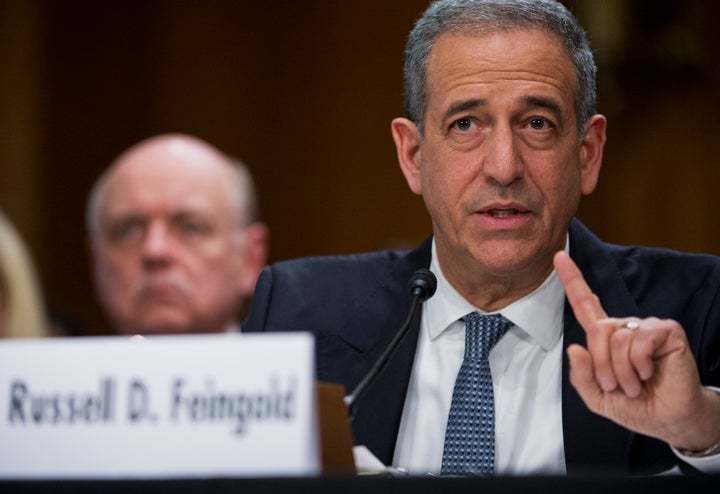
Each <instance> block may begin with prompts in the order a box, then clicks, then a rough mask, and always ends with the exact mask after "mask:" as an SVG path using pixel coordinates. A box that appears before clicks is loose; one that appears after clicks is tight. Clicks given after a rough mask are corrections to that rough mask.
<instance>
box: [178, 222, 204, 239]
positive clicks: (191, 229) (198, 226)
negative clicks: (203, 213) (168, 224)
mask: <svg viewBox="0 0 720 494" xmlns="http://www.w3.org/2000/svg"><path fill="white" fill-rule="evenodd" d="M178 226H179V229H180V232H181V233H182V235H183V236H185V237H197V236H200V235H204V234H206V233H207V232H208V231H209V230H210V227H209V226H208V225H207V224H205V223H202V222H199V221H182V222H180V224H179V225H178Z"/></svg>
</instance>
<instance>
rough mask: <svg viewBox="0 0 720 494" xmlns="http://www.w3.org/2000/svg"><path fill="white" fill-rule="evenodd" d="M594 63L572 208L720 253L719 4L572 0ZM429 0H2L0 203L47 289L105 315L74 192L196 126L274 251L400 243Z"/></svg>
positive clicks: (62, 300)
mask: <svg viewBox="0 0 720 494" xmlns="http://www.w3.org/2000/svg"><path fill="white" fill-rule="evenodd" d="M566 4H567V5H569V6H570V7H571V8H573V10H574V11H575V12H576V14H577V15H578V17H579V18H580V19H581V21H582V22H583V23H584V25H585V26H586V28H587V30H588V32H589V34H590V36H591V38H592V40H593V41H594V46H595V48H596V50H597V56H598V62H599V64H600V67H601V73H602V76H601V79H600V110H601V111H602V112H603V113H605V114H606V115H608V117H609V119H610V125H609V142H608V145H607V150H606V159H605V165H604V169H603V173H602V176H601V181H600V184H599V187H598V190H597V191H596V193H595V194H593V196H591V197H589V198H587V200H586V201H585V202H584V203H583V205H582V207H581V211H580V214H579V216H580V218H581V219H582V220H583V221H585V222H586V224H588V225H589V226H590V227H591V228H593V229H594V230H595V231H596V233H598V234H599V235H600V236H602V237H603V238H605V239H606V240H609V241H614V242H619V243H640V244H649V245H657V246H664V247H671V248H678V249H682V250H690V251H705V252H711V253H715V254H720V232H718V220H717V217H716V216H717V212H718V208H719V206H720V198H719V197H718V195H719V194H718V191H717V188H718V184H720V162H719V160H718V158H717V155H716V149H717V143H718V142H720V125H718V115H720V95H719V94H718V93H719V92H718V88H719V87H720V86H719V85H718V79H719V76H720V56H719V55H718V50H717V49H716V47H717V46H718V45H719V44H720V43H719V41H720V39H718V38H720V33H718V30H717V29H716V27H715V26H716V25H717V21H718V20H720V7H718V3H717V2H714V1H710V0H707V1H702V0H685V1H681V0H676V1H672V0H647V1H641V0H627V1H625V0H604V1H602V2H600V1H596V0H573V1H570V0H568V1H567V2H566ZM426 5H427V1H426V0H394V1H388V0H365V1H362V0H342V1H339V0H337V1H336V0H308V1H296V0H279V1H275V2H248V1H243V0H202V1H201V0H173V1H171V0H144V1H139V0H103V1H101V2H98V1H94V0H82V1H81V0H63V1H53V0H0V207H1V208H2V209H3V210H4V211H5V212H6V213H7V214H8V215H9V216H10V218H11V219H12V220H13V221H14V222H15V223H16V225H17V226H18V228H19V229H20V231H21V233H22V234H23V236H24V237H25V239H26V240H27V242H28V243H29V244H30V247H31V250H32V253H33V255H34V256H35V259H36V260H37V264H38V267H39V270H40V272H41V275H42V281H43V285H44V290H45V294H46V297H47V299H48V301H49V302H50V304H51V305H52V307H53V308H54V309H55V310H56V311H59V312H60V313H64V314H66V315H68V316H70V317H72V318H74V319H76V320H77V322H78V323H80V324H81V325H82V326H84V328H85V329H84V330H83V333H89V334H103V333H106V332H107V325H106V323H105V321H104V319H103V318H102V316H101V314H100V311H99V310H98V307H97V305H96V302H95V298H94V296H93V292H92V286H91V283H90V272H89V269H88V255H87V249H86V238H85V231H84V207H85V199H86V195H87V191H88V189H89V188H90V186H91V184H92V182H93V181H94V180H95V178H96V177H97V175H98V174H99V173H100V172H101V170H102V169H103V168H104V167H105V166H106V165H107V164H108V163H109V162H110V161H111V160H112V159H113V158H114V157H115V156H116V155H117V154H119V153H120V152H121V151H122V150H123V149H125V148H126V147H128V146H129V145H131V144H133V143H135V142H136V141H138V140H140V139H143V138H145V137H148V136H150V135H154V134H157V133H162V132H175V131H177V132H186V133H190V134H195V135H197V136H199V137H201V138H203V139H206V140H208V141H209V142H211V143H213V144H215V145H216V146H218V147H219V148H221V149H222V150H224V151H225V152H227V153H229V154H231V155H234V156H237V157H239V158H241V159H242V160H244V161H245V162H246V163H247V164H248V166H249V167H250V168H251V170H252V172H253V173H254V175H255V178H256V181H257V182H258V187H259V191H260V195H261V201H262V211H263V216H264V219H265V221H266V222H267V223H268V224H269V225H270V227H271V229H272V248H271V261H277V260H281V259H287V258H292V257H298V256H305V255H314V254H332V253H348V252H357V251H365V250H370V249H378V248H383V247H387V246H404V245H413V244H415V243H417V242H418V241H420V240H421V239H422V238H424V237H425V236H427V235H428V234H429V232H430V224H429V220H428V219H427V215H426V214H425V210H424V207H423V205H422V201H421V199H419V198H418V197H416V196H414V195H412V193H411V192H410V191H409V190H408V189H407V187H406V185H405V182H404V179H403V177H402V175H401V173H400V171H399V169H398V166H397V161H396V157H395V150H394V146H393V143H392V139H391V136H390V120H391V119H392V118H393V117H395V116H400V115H402V113H403V111H402V70H401V66H402V57H403V48H404V43H405V39H406V36H407V33H408V32H409V30H410V29H411V27H412V25H413V23H414V21H415V19H416V18H417V16H418V15H419V14H420V13H421V11H422V10H423V9H424V8H425V7H426Z"/></svg>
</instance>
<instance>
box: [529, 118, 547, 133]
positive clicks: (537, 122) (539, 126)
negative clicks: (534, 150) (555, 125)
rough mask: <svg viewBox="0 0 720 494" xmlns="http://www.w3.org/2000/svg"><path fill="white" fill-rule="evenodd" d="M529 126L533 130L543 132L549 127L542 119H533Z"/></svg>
mask: <svg viewBox="0 0 720 494" xmlns="http://www.w3.org/2000/svg"><path fill="white" fill-rule="evenodd" d="M529 126H530V127H531V128H533V129H535V130H545V129H547V128H548V127H550V126H551V125H550V122H548V121H547V120H545V119H544V118H543V117H533V118H531V119H530V122H529Z"/></svg>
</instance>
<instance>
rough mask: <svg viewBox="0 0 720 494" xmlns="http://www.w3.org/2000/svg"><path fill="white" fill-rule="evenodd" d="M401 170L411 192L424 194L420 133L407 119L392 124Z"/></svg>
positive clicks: (398, 119) (397, 120)
mask: <svg viewBox="0 0 720 494" xmlns="http://www.w3.org/2000/svg"><path fill="white" fill-rule="evenodd" d="M391 128H392V135H393V139H394V140H395V148H396V149H397V155H398V162H399V163H400V169H401V170H402V172H403V175H405V180H407V183H408V186H410V190H412V191H413V192H414V193H415V194H418V195H421V194H422V180H421V175H422V173H421V170H420V142H421V139H420V133H419V131H418V128H417V125H415V123H414V122H412V121H411V120H408V119H407V118H396V119H395V120H393V121H392V124H391Z"/></svg>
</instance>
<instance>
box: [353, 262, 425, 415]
mask: <svg viewBox="0 0 720 494" xmlns="http://www.w3.org/2000/svg"><path fill="white" fill-rule="evenodd" d="M408 288H409V289H410V295H411V296H412V300H411V301H410V310H409V311H408V316H407V319H405V322H404V323H403V324H402V326H400V329H399V330H398V332H397V334H396V335H395V337H394V338H393V339H392V341H391V342H390V345H388V347H387V348H386V349H385V351H384V352H383V354H382V355H380V358H378V360H377V362H375V365H374V366H373V367H372V369H370V372H368V373H367V375H366V376H365V377H364V378H363V380H362V381H360V383H359V384H358V385H357V386H356V387H355V389H354V390H353V392H352V393H350V394H349V395H347V396H346V397H345V406H347V407H348V410H349V415H350V421H352V420H353V419H354V418H355V410H356V407H357V402H358V401H359V400H360V398H362V396H363V395H364V394H365V392H366V391H367V390H368V389H369V388H370V385H371V384H372V383H373V382H374V381H375V379H376V378H377V377H378V376H379V375H380V373H381V372H382V371H383V370H384V369H385V366H386V365H387V364H388V362H389V361H390V357H392V355H393V353H395V350H396V349H397V347H398V346H399V345H400V342H401V341H402V339H403V338H404V337H405V335H406V334H407V333H408V330H409V329H410V326H411V325H412V322H413V320H414V319H415V316H416V315H417V313H418V312H417V308H418V307H419V306H420V304H422V303H423V302H425V301H426V300H427V299H429V298H430V297H432V296H433V295H434V294H435V289H436V288H437V279H436V278H435V275H434V274H433V273H432V271H430V270H429V269H425V268H421V269H418V270H417V271H415V272H414V273H413V275H412V277H411V278H410V282H409V283H408Z"/></svg>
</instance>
